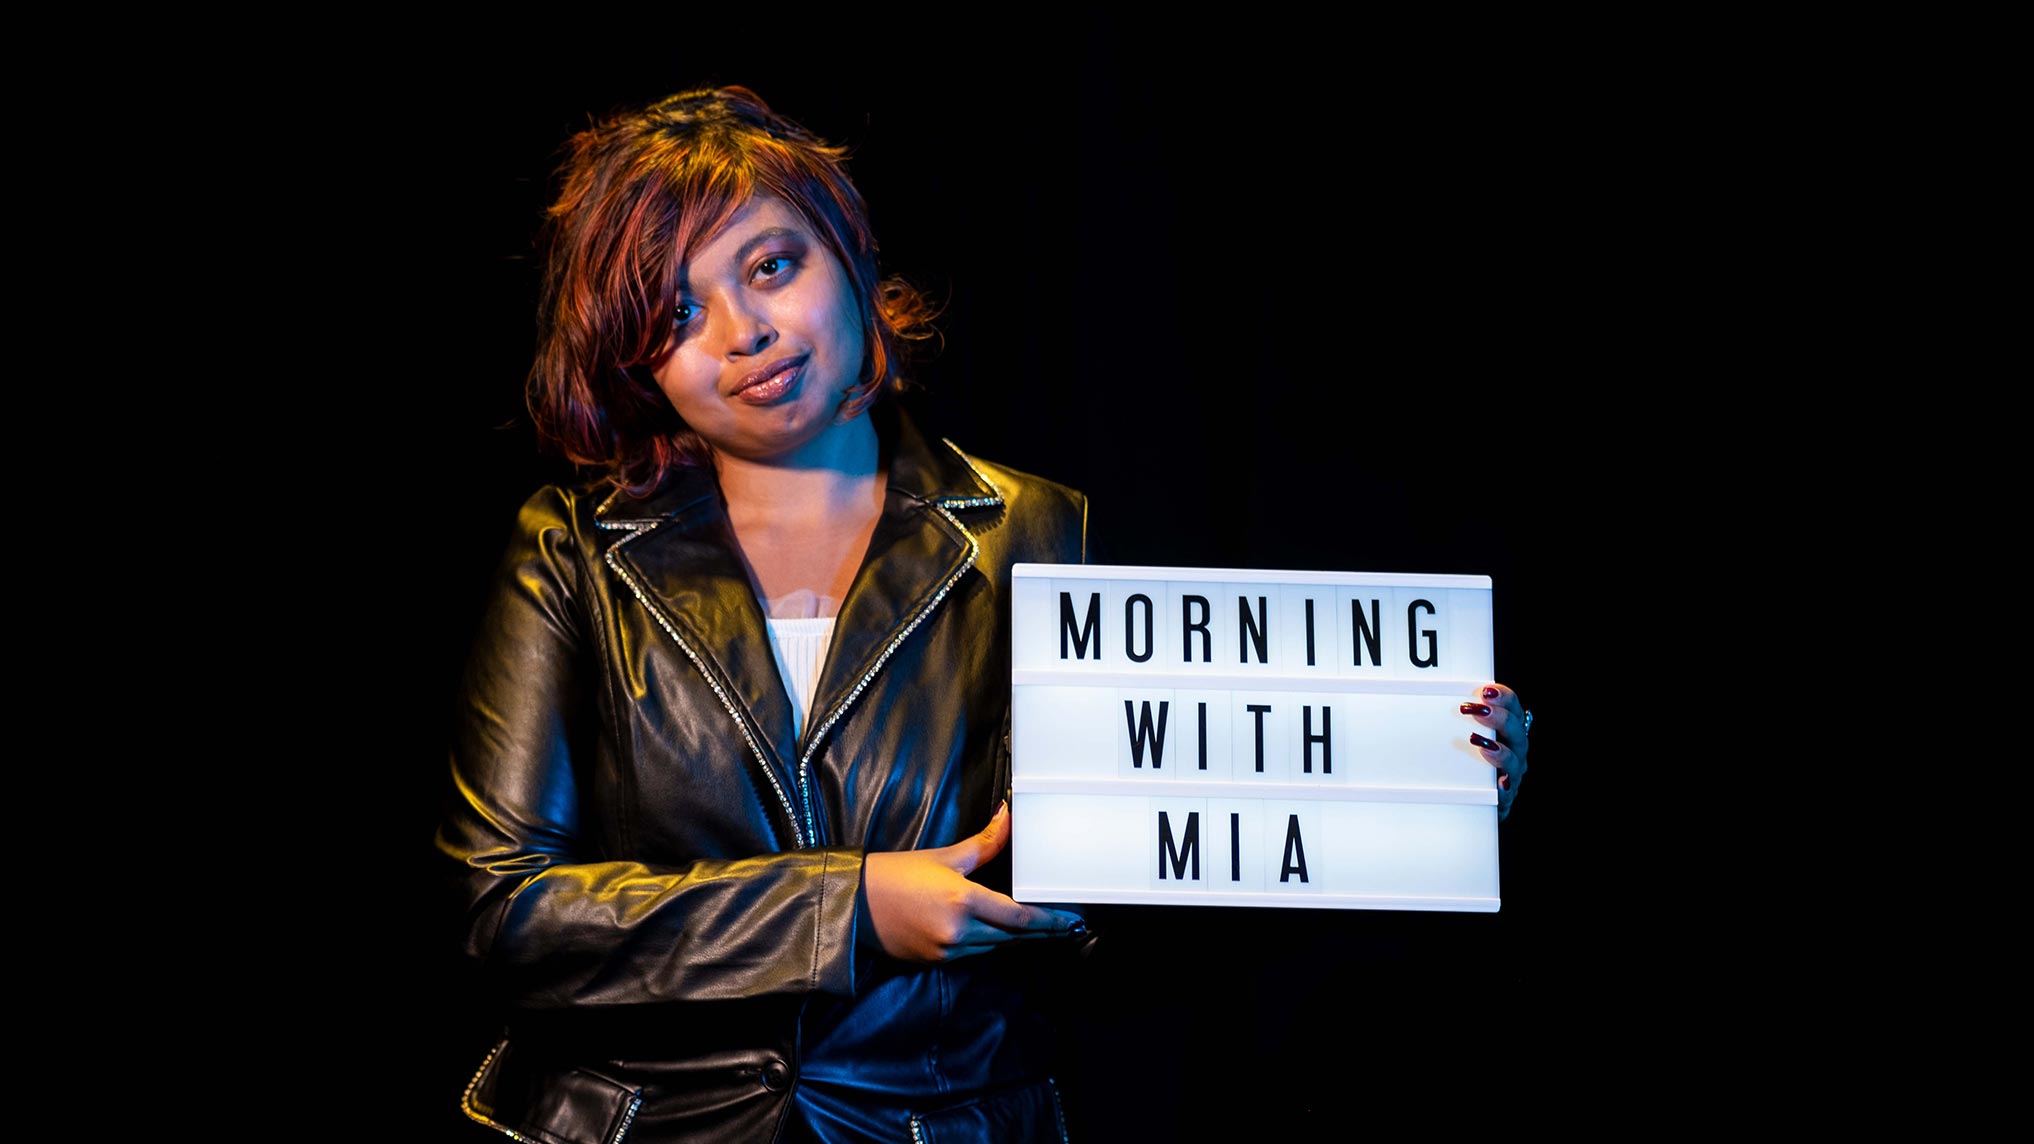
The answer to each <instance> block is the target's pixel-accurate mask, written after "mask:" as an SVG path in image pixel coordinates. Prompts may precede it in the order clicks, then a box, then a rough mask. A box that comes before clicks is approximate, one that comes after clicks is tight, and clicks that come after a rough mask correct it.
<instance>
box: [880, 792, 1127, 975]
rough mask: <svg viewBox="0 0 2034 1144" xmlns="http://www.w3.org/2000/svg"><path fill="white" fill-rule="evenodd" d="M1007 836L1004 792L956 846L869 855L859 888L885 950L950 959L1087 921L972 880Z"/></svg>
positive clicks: (1071, 929) (1062, 932)
mask: <svg viewBox="0 0 2034 1144" xmlns="http://www.w3.org/2000/svg"><path fill="white" fill-rule="evenodd" d="M1009 842H1010V804H1009V802H1008V801H1007V800H1006V801H1005V802H1004V803H1003V805H1002V806H1001V807H999V808H997V810H996V816H995V817H994V818H991V819H990V820H989V825H988V826H987V827H986V828H984V829H983V830H982V832H981V833H980V834H976V835H972V836H970V837H967V838H964V839H962V840H961V841H959V842H956V843H954V844H953V845H951V846H941V847H938V848H936V849H932V850H893V851H877V852H873V853H870V854H868V855H867V856H865V857H864V859H863V862H862V890H863V893H865V894H866V895H867V896H868V901H869V920H870V922H871V923H873V924H874V926H875V930H876V940H877V941H878V942H879V943H881V945H882V947H883V952H884V953H887V954H889V955H890V956H891V957H895V958H900V959H902V960H904V961H919V962H936V961H952V960H953V959H955V958H959V957H970V956H973V955H974V954H978V953H987V952H988V951H990V950H992V949H994V948H996V947H997V946H998V945H1001V944H1003V943H1004V942H1006V941H1026V940H1030V939H1034V938H1048V937H1065V936H1067V935H1068V934H1070V933H1076V932H1079V931H1080V930H1081V929H1084V928H1085V927H1086V924H1087V923H1086V922H1085V921H1083V920H1082V918H1081V916H1080V915H1079V914H1077V913H1074V912H1073V911H1071V910H1055V909H1047V908H1045V907H1042V906H1027V905H1025V904H1023V903H1022V902H1019V901H1017V900H1016V899H1014V898H1011V897H1009V896H1007V895H1005V894H999V893H997V892H996V891H994V890H991V889H989V888H988V887H987V886H983V885H981V884H979V883H976V882H970V881H968V875H969V874H971V873H973V872H974V870H975V868H976V867H978V866H980V865H981V864H982V863H984V862H987V861H988V860H989V859H991V858H994V857H995V856H996V855H997V854H1000V853H1002V851H1003V847H1005V846H1007V845H1009Z"/></svg>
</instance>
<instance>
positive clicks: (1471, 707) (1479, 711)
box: [1462, 703, 1490, 715]
mask: <svg viewBox="0 0 2034 1144" xmlns="http://www.w3.org/2000/svg"><path fill="white" fill-rule="evenodd" d="M1462 714H1464V715H1488V714H1490V708H1489V707H1487V706H1485V705H1484V704H1481V703H1464V704H1463V705H1462Z"/></svg>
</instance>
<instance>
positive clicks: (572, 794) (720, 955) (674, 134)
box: [439, 87, 1525, 1144]
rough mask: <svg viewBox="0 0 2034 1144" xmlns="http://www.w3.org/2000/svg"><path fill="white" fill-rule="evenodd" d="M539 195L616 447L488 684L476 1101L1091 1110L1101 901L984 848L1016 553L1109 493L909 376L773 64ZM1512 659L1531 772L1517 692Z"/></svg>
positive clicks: (1012, 1120) (995, 793)
mask: <svg viewBox="0 0 2034 1144" xmlns="http://www.w3.org/2000/svg"><path fill="white" fill-rule="evenodd" d="M550 227H551V234H550V251H549V261H548V264H547V272H546V281H545V293H544V299H543V303H542V312H541V319H542V337H541V342H540V350H539V354H538V360H537V363H536V366H535V368H534V369H533V370H532V374H531V384H530V406H531V410H532V412H533V415H534V417H535V419H536V421H537V424H538V425H539V427H540V429H541V430H542V431H543V433H544V434H545V435H546V436H547V437H548V438H549V439H550V440H551V441H552V442H553V443H555V444H556V445H557V446H558V447H559V448H560V449H561V450H562V451H563V452H564V453H565V455H567V456H568V457H570V458H572V459H573V460H575V461H577V462H580V463H581V464H583V465H585V466H588V467H589V468H591V469H592V470H594V471H595V472H597V473H598V474H599V475H598V477H597V478H596V479H593V480H591V481H589V482H588V483H587V484H585V485H583V486H578V487H558V486H554V487H549V488H546V489H543V490H542V491H540V492H538V493H537V494H536V495H535V496H533V497H531V498H530V499H529V501H528V502H527V503H526V504H525V505H524V506H523V509H522V512H521V514H520V517H519V519H518V521H517V526H516V529H515V532H514V535H513V539H512V541H511V543H510V545H509V548H508V552H507V554H506V556H505V557H504V559H503V562H502V564H501V566H500V570H499V573H498V576H497V579H496V582H495V587H494V591H493V596H492V599H491V602H490V604H489V607H488V610H487V612H486V614H485V617H484V619H483V621H482V625H481V629H480V634H479V636H478V639H477V641H476V644H475V647H474V649H473V652H472V655H471V658H470V661H469V665H468V670H467V674H466V678H465V683H464V686H463V689H462V692H461V697H460V703H459V707H458V718H457V723H456V726H455V730H454V736H453V748H452V772H453V778H454V793H453V796H452V797H451V799H450V803H449V809H448V811H447V814H446V818H445V821H444V824H443V826H442V828H441V831H440V835H439V847H440V849H441V850H442V852H443V853H444V854H445V855H446V856H447V858H448V859H449V860H450V862H451V863H452V867H453V868H454V869H455V870H456V872H457V875H458V878H459V885H460V891H461V894H460V899H461V908H462V909H463V910H464V919H465V941H466V945H467V949H468V952H469V953H470V955H471V956H472V957H473V958H474V959H475V960H476V961H477V962H478V963H479V965H480V966H481V967H482V968H483V971H484V972H485V974H486V975H487V978H488V981H489V983H490V985H491V987H492V988H493V990H494V991H495V993H496V995H497V996H499V997H500V998H501V999H502V1001H503V1002H504V1004H505V1006H506V1008H507V1011H508V1014H509V1018H508V1027H507V1031H506V1033H505V1035H504V1037H503V1039H502V1040H501V1042H500V1043H499V1044H498V1045H497V1046H496V1048H495V1049H494V1051H493V1052H492V1053H491V1054H490V1055H489V1056H488V1058H487V1060H486V1061H485V1062H484V1064H483V1065H482V1066H481V1068H480V1070H479V1071H478V1073H477V1074H476V1075H475V1076H474V1078H473V1081H472V1083H471V1085H469V1087H468V1089H467V1091H466V1094H465V1109H466V1111H467V1113H468V1115H470V1116H471V1117H472V1118H473V1119H474V1120H476V1121H478V1122H480V1123H482V1124H485V1125H488V1126H490V1127H493V1128H496V1129H499V1130H500V1131H502V1132H504V1133H507V1134H508V1135H510V1136H512V1137H514V1138H517V1139H528V1140H540V1141H547V1142H580V1141H585V1142H589V1144H591V1142H596V1141H597V1142H602V1144H613V1142H617V1141H624V1142H648V1141H693V1140H699V1141H707V1140H711V1141H747V1140H757V1141H769V1140H779V1141H809V1140H825V1141H867V1140H884V1141H907V1140H908V1141H919V1142H926V1141H945V1142H951V1141H977V1140H978V1141H989V1140H995V1141H1027V1140H1061V1139H1063V1138H1064V1135H1065V1128H1064V1123H1063V1118H1062V1116H1061V1111H1060V1102H1059V1094H1058V1091H1057V1088H1056V1087H1055V1084H1054V1081H1053V1079H1052V1071H1051V1067H1052V1066H1051V1062H1050V1060H1049V1056H1050V1051H1049V1050H1050V1047H1051V1031H1050V1030H1049V1029H1048V1028H1046V1027H1045V1025H1044V1023H1043V1021H1042V1019H1041V1018H1040V1016H1039V1015H1038V1014H1039V1012H1040V1007H1039V1005H1038V1004H1037V999H1036V997H1035V991H1036V988H1037V985H1036V982H1037V981H1038V979H1039V970H1040V969H1041V966H1042V964H1043V963H1044V962H1046V961H1047V960H1048V959H1049V958H1051V957H1053V956H1055V955H1056V953H1057V952H1058V951H1063V950H1064V949H1066V948H1067V947H1068V946H1070V945H1072V944H1073V943H1074V942H1075V941H1078V940H1079V938H1080V935H1081V934H1082V933H1083V932H1084V930H1085V923H1084V922H1083V920H1082V918H1081V916H1080V915H1079V914H1078V913H1077V912H1075V911H1073V910H1069V909H1062V908H1046V907H1041V906H1037V905H1026V904H1021V903H1018V902H1016V901H1013V900H1012V899H1011V898H1009V897H1008V896H1007V895H1005V894H1003V893H1000V892H997V890H995V889H993V888H992V887H991V884H990V883H993V882H994V881H995V879H994V877H993V876H985V875H986V874H987V872H983V871H982V870H981V868H982V867H983V866H984V864H986V863H988V862H990V861H992V860H993V859H994V858H995V857H996V856H997V855H998V854H999V853H1001V851H1002V850H1003V849H1004V847H1005V846H1006V845H1007V843H1008V840H1009V836H1010V822H1009V816H1008V812H1007V810H1005V809H1003V801H1004V798H1005V795H1006V792H1007V791H1008V789H1009V785H1010V762H1009V746H1008V725H1009V724H1008V720H1009V709H1010V674H1009V664H1010V628H1009V625H1010V602H1009V598H1008V593H1009V584H1010V569H1011V566H1012V565H1013V564H1016V563H1018V562H1023V561H1030V562H1043V563H1075V562H1080V561H1082V560H1084V559H1085V557H1086V508H1087V506H1086V500H1085V498H1084V497H1082V496H1081V494H1079V493H1077V492H1075V491H1073V490H1071V489H1068V488H1065V487H1063V486H1060V485H1057V484H1054V483H1052V482H1051V481H1048V480H1044V479H1041V478H1038V477H1034V476H1031V475H1028V474H1025V473H1021V472H1018V471H1015V470H1013V469H1009V468H1006V467H1003V466H1000V465H996V464H993V463H991V462H989V461H985V460H983V459H981V458H979V457H974V456H971V455H969V454H967V453H965V452H963V451H962V450H961V449H959V448H957V447H956V446H954V445H952V444H951V443H948V442H945V441H936V440H928V439H927V438H925V437H924V436H923V435H921V434H920V433H919V432H918V430H917V428H916V427H915V426H914V425H913V424H912V423H911V422H910V420H909V419H908V418H907V417H905V416H904V415H903V414H902V413H901V412H900V411H899V410H897V408H896V407H895V405H894V404H892V403H889V402H887V400H886V399H887V398H888V397H890V396H892V395H893V394H894V393H895V391H896V390H897V388H898V387H899V384H900V376H899V372H898V371H899V349H900V346H901V345H902V343H903V341H904V340H906V339H908V338H910V337H912V336H913V335H914V334H916V333H918V332H920V330H921V329H922V326H923V322H924V319H925V316H926V314H925V309H926V308H925V306H924V305H923V303H922V301H921V300H920V299H919V297H918V296H917V295H916V294H915V293H914V292H913V291H911V290H910V289H909V288H908V287H907V286H905V285H903V284H901V283H897V282H885V281H882V280H880V279H879V278H878V275H877V270H876V246H875V242H874V239H873V237H872V236H871V234H870V231H869V227H868V222H867V217H866V212H865V210H864V208H863V204H862V201H861V198H860V196H859V195H858V194H857V192H856V191H855V189H854V187H853V186H852V185H851V184H850V183H849V181H848V179H847V177H846V175H845V173H844V171H843V168H842V165H841V152H840V151H839V150H838V149H836V148H833V147H830V146H828V145H826V144H825V143H823V142H822V141H820V140H818V139H816V138H814V137H813V136H812V135H810V134H809V133H807V132H806V131H804V130H803V129H802V128H800V127H798V126H797V125H796V124H794V123H791V122H789V121H788V120H785V119H783V118H782V117H780V116H778V115H776V114H774V113H773V112H771V111H770V110H769V108H767V107H766V106H765V105H764V104H763V102H762V101H761V100H760V99H758V98H757V97H756V96H755V95H754V94H753V93H752V92H749V91H747V90H744V89H742V88H733V87H730V88H722V89H718V90H710V91H695V92H688V93H685V94H682V95H678V96H673V97H671V98H669V99H666V100H663V101H661V102H659V103H657V104H655V105H653V106H651V107H649V108H647V109H644V110H642V111H639V112H632V113H627V114H623V115H619V116H616V117H613V118H611V119H608V120H606V121H604V122H602V123H599V124H597V125H596V126H594V127H592V128H590V129H589V130H587V131H585V132H583V133H581V134H580V135H578V136H577V137H575V139H574V140H573V141H572V146H571V148H570V150H569V154H568V158H567V160H566V163H565V168H564V180H563V184H562V189H561V191H560V194H559V196H558V199H557V201H556V202H555V204H554V205H553V207H552V209H551V216H550ZM1485 694H1486V697H1487V699H1488V700H1489V701H1488V702H1487V703H1486V704H1482V705H1478V704H1465V705H1464V708H1463V713H1464V714H1465V715H1467V716H1469V717H1470V718H1472V719H1474V720H1476V721H1477V722H1479V723H1481V724H1483V728H1484V730H1486V731H1490V732H1491V733H1492V734H1494V735H1495V736H1496V738H1495V739H1484V738H1482V736H1481V735H1478V736H1476V738H1477V740H1478V741H1479V743H1488V744H1489V747H1488V748H1487V751H1486V754H1487V756H1488V757H1489V759H1490V761H1491V762H1492V764H1493V765H1494V766H1497V767H1499V768H1500V770H1501V771H1502V772H1503V773H1504V775H1505V776H1506V777H1505V779H1504V780H1503V782H1504V786H1505V790H1504V791H1503V793H1502V794H1501V796H1500V797H1501V799H1502V801H1503V803H1504V804H1506V805H1507V806H1508V804H1509V801H1510V797H1511V792H1512V791H1513V790H1514V789H1515V787H1516V778H1517V776H1519V775H1520V774H1522V773H1523V771H1524V753H1525V736H1524V727H1523V723H1522V718H1523V712H1522V711H1520V710H1519V708H1518V705H1517V700H1516V697H1515V696H1514V695H1512V694H1511V692H1510V691H1509V690H1508V689H1504V688H1501V687H1499V686H1497V685H1492V686H1491V687H1490V688H1488V689H1487V690H1486V693H1485ZM1472 708H1475V709H1474V710H1472ZM971 875H973V877H971ZM1005 884H1006V885H1007V883H1005Z"/></svg>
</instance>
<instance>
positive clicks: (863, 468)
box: [713, 416, 884, 530]
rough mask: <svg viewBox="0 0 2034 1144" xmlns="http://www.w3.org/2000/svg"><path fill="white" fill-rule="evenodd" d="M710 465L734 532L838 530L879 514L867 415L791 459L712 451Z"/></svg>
mask: <svg viewBox="0 0 2034 1144" xmlns="http://www.w3.org/2000/svg"><path fill="white" fill-rule="evenodd" d="M713 465H714V471H715V475H716V476H717V477H718V478H719V480H720V494H721V497H722V499H723V500H725V501H726V502H727V515H728V519H729V520H730V521H732V522H733V523H734V525H735V527H736V529H737V530H740V529H741V528H742V527H743V526H744V525H748V526H751V527H758V528H767V529H773V530H776V529H792V530H804V529H810V528H822V529H824V528H838V527H839V526H840V524H841V523H842V522H843V521H849V520H856V521H858V520H862V519H864V518H873V517H874V516H875V515H876V514H877V513H879V512H880V511H881V510H882V505H883V486H884V481H883V473H882V465H881V463H880V456H879V451H878V446H877V441H876V431H875V428H874V427H873V426H872V425H870V423H869V419H868V417H867V416H861V417H857V418H855V419H854V420H853V421H849V422H846V423H845V424H840V425H835V426H833V427H832V428H831V429H830V430H829V431H828V432H827V433H825V434H823V435H822V436H820V437H819V438H818V439H816V440H814V441H813V442H812V443H811V444H809V445H808V446H806V447H805V448H804V449H802V450H800V451H799V453H798V454H797V455H795V456H792V457H773V458H766V459H762V460H755V459H749V458H743V457H737V456H733V455H731V454H726V453H716V454H715V455H714V459H713Z"/></svg>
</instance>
